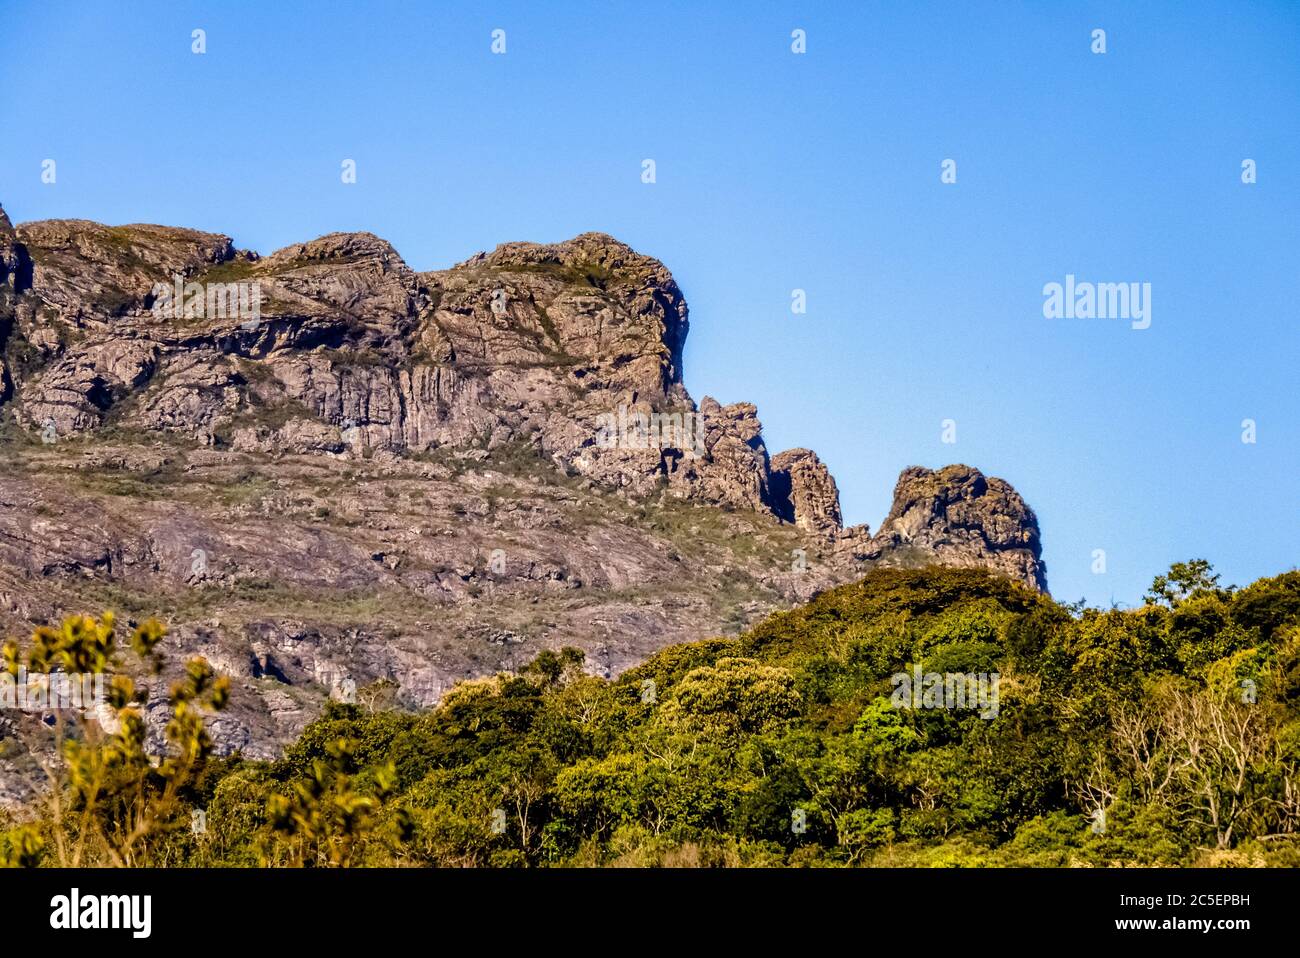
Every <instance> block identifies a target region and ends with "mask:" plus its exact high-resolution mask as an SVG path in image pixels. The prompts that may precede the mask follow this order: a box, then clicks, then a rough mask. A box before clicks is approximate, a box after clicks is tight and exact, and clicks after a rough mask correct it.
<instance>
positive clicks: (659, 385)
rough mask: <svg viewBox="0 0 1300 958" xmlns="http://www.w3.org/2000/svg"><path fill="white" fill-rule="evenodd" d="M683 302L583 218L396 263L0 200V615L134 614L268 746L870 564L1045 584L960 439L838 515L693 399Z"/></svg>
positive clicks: (748, 615)
mask: <svg viewBox="0 0 1300 958" xmlns="http://www.w3.org/2000/svg"><path fill="white" fill-rule="evenodd" d="M254 304H256V305H255V306H254ZM688 326H689V320H688V312H687V307H686V301H685V298H684V297H683V295H682V292H681V290H680V289H679V288H678V287H677V284H676V283H675V282H674V280H673V278H672V276H671V274H670V273H669V272H668V270H667V269H666V268H665V267H664V266H663V264H661V263H659V262H658V261H656V260H654V259H651V258H649V257H646V256H643V255H641V254H639V253H637V252H635V251H633V250H632V249H630V248H629V247H627V246H626V245H624V244H622V243H620V242H618V241H617V240H615V239H613V238H611V237H609V236H606V235H603V234H599V233H586V234H583V235H581V236H578V237H575V238H574V239H571V240H569V241H567V242H563V243H556V244H534V243H508V244H505V245H503V246H499V247H497V249H496V250H494V251H492V252H490V253H479V254H477V255H475V256H473V257H471V258H470V259H468V260H466V261H465V262H463V263H460V264H459V265H457V266H454V267H452V268H450V269H447V270H439V271H432V272H423V273H419V272H415V271H412V270H411V269H409V268H408V267H407V265H406V264H405V263H404V262H403V261H402V259H401V257H400V256H399V255H398V254H397V252H396V251H395V250H394V249H393V248H392V246H390V245H389V244H388V243H387V242H385V241H384V240H382V239H379V238H378V237H376V236H373V235H371V234H368V233H334V234H330V235H328V236H323V237H321V238H319V239H316V240H312V241H311V242H307V243H300V244H295V245H293V246H290V247H286V248H285V249H282V250H279V251H277V252H275V253H273V254H271V255H269V256H266V257H260V256H258V255H257V254H255V253H251V252H244V251H239V250H237V249H235V247H234V245H233V243H232V242H231V240H230V239H229V238H228V237H225V236H219V235H215V234H210V233H201V232H196V231H192V230H183V229H173V228H168V227H161V226H124V227H106V226H102V225H99V224H96V223H90V222H87V221H82V220H55V221H48V222H40V223H27V224H22V225H19V226H18V227H17V228H13V227H11V225H10V223H9V220H8V218H7V217H6V216H4V214H3V211H0V632H4V633H7V634H17V633H21V632H25V631H28V630H29V629H30V627H31V625H32V624H33V623H38V622H45V621H49V620H52V619H56V618H58V617H59V616H61V615H63V614H66V613H71V612H84V611H98V610H100V609H103V608H115V609H117V610H119V611H120V612H122V613H124V614H126V615H128V616H131V617H137V618H142V617H144V616H146V615H157V616H159V617H160V618H162V619H164V620H165V621H167V622H169V623H171V625H172V629H173V631H172V634H171V636H170V638H169V639H168V642H169V643H170V645H171V646H172V648H173V649H174V650H176V651H184V652H187V653H193V652H200V653H202V654H204V655H206V656H207V657H208V658H209V659H210V660H211V661H213V662H214V663H217V664H218V667H219V668H221V669H222V670H223V671H226V672H227V673H228V674H230V675H231V676H232V678H233V679H234V680H235V684H236V690H235V695H234V700H233V701H234V707H233V708H232V710H231V711H230V712H229V713H227V714H226V715H225V716H224V717H223V720H222V723H221V726H220V728H219V729H218V730H217V737H218V742H219V744H220V746H221V748H222V749H223V750H226V751H231V750H236V749H240V750H243V751H245V752H246V753H247V754H255V755H270V754H274V753H275V751H276V749H277V748H278V747H279V746H280V745H281V744H282V743H283V742H285V741H288V740H290V739H291V738H292V737H293V736H294V735H296V734H297V732H298V731H299V730H300V729H301V728H302V727H303V725H305V724H306V723H307V722H308V721H310V720H311V718H312V717H313V716H314V715H315V714H317V712H318V711H319V709H320V706H321V701H322V700H323V698H325V697H326V696H329V695H331V694H340V690H343V689H347V688H351V687H353V686H361V685H364V684H365V683H367V682H370V681H373V680H376V679H380V678H387V679H392V680H394V681H396V682H397V683H398V685H399V686H400V693H399V695H400V700H401V701H402V702H403V703H404V704H406V705H409V706H413V707H418V706H427V705H429V704H431V703H433V702H435V701H436V700H437V699H438V698H439V696H440V695H441V694H442V693H443V692H444V691H445V690H446V689H447V688H448V687H450V685H451V684H453V683H454V682H456V681H458V680H459V679H461V678H465V677H468V676H475V675H481V674H483V673H485V672H491V671H495V670H498V669H502V668H512V667H515V666H518V665H520V664H522V663H523V662H526V661H527V660H529V659H531V658H532V657H534V656H535V655H536V654H537V652H538V651H540V650H541V649H543V648H548V647H559V646H563V645H577V646H580V647H582V648H583V649H584V650H586V652H587V656H588V658H587V661H588V666H589V667H590V668H592V669H593V670H595V671H598V672H601V673H609V674H613V673H616V672H618V671H620V670H622V669H624V668H626V667H628V666H629V665H631V664H633V663H635V662H637V661H639V660H640V659H642V658H644V657H645V656H646V655H648V654H650V653H651V652H653V651H655V650H656V649H658V648H661V647H663V646H664V645H667V644H671V643H674V642H681V641H689V640H694V639H698V638H701V637H704V636H707V635H709V634H717V633H724V632H734V631H736V630H738V629H740V628H743V627H744V626H745V625H746V624H747V623H749V622H750V621H753V620H754V619H756V618H759V617H761V616H763V615H765V614H766V613H767V612H769V611H771V610H772V609H774V608H777V607H780V606H786V605H789V604H791V603H794V602H798V601H803V600H806V599H807V598H809V597H810V596H811V595H812V594H814V593H815V592H817V591H819V590H821V589H824V588H827V587H829V586H831V585H834V584H837V583H840V582H843V581H846V580H849V579H852V578H854V577H856V576H858V575H860V574H862V573H863V572H864V571H865V570H866V569H867V568H868V567H869V566H870V565H871V564H872V563H874V562H882V563H908V564H918V563H924V562H934V561H940V562H947V563H951V564H955V565H984V566H989V567H991V568H994V569H997V570H999V571H1002V572H1005V573H1006V574H1007V575H1010V576H1012V577H1014V578H1016V579H1018V580H1020V581H1022V582H1024V583H1026V584H1027V585H1031V586H1035V587H1038V588H1043V587H1044V577H1043V571H1042V565H1041V562H1040V560H1039V543H1038V530H1037V525H1036V522H1035V520H1034V517H1033V513H1032V512H1031V511H1030V510H1029V509H1028V508H1027V507H1026V506H1025V504H1024V502H1023V501H1022V500H1021V499H1020V497H1019V496H1018V495H1017V494H1016V493H1015V491H1014V490H1013V489H1011V487H1010V486H1009V485H1007V484H1006V483H1004V482H1002V481H1001V480H998V479H986V478H985V477H984V476H982V475H981V474H980V473H979V472H978V471H976V470H973V469H970V468H968V467H964V466H952V467H948V468H947V469H943V470H939V471H937V472H929V471H928V470H922V469H909V470H907V471H906V472H904V474H903V476H902V478H901V479H900V481H899V486H898V490H897V493H896V497H895V502H894V507H893V509H892V510H891V512H890V515H889V517H888V518H887V519H886V521H885V523H884V524H883V525H882V526H881V528H880V531H879V533H878V534H877V535H876V536H874V537H872V536H870V535H869V533H868V530H867V529H866V527H864V526H858V527H854V528H851V529H842V528H841V517H840V507H839V496H838V491H837V488H836V485H835V481H834V479H833V478H832V477H831V475H830V472H829V470H828V469H827V468H826V466H825V465H824V464H823V463H822V462H821V461H820V460H819V459H818V457H817V456H816V454H815V453H812V452H811V451H809V450H804V449H793V450H789V451H787V452H784V453H781V454H779V455H777V456H775V457H773V458H771V460H770V461H769V456H768V451H767V449H766V447H765V445H764V442H763V438H762V427H761V424H760V422H759V419H758V414H757V410H756V409H755V408H754V406H752V405H750V404H748V403H733V404H730V405H725V406H724V405H722V404H720V403H718V402H716V401H715V400H713V399H711V398H708V397H705V398H703V399H702V400H701V401H700V402H699V403H698V405H697V404H696V403H695V401H694V400H693V399H692V398H691V396H690V394H689V393H688V391H687V389H686V387H685V385H684V384H683V382H682V375H681V369H682V350H683V347H684V343H685V339H686V334H687V329H688ZM611 424H612V425H611ZM647 426H648V428H646V427H647ZM4 734H5V733H4V732H3V729H0V737H3V736H4ZM4 774H5V772H4V771H3V769H0V778H3V776H4ZM0 791H2V790H0Z"/></svg>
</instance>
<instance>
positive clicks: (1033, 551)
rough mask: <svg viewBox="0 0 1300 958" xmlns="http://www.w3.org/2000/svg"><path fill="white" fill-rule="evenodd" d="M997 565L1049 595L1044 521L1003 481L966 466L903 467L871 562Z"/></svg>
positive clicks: (873, 546)
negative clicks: (922, 559)
mask: <svg viewBox="0 0 1300 958" xmlns="http://www.w3.org/2000/svg"><path fill="white" fill-rule="evenodd" d="M918 553H919V554H920V555H923V556H933V561H938V562H940V563H942V564H945V565H955V566H983V567H987V568H992V569H994V570H995V571H998V572H1001V573H1003V574H1004V575H1007V576H1009V577H1011V578H1013V579H1016V580H1018V581H1020V582H1023V583H1025V584H1026V585H1028V586H1030V587H1032V588H1035V589H1039V590H1041V591H1044V592H1046V591H1047V570H1046V566H1045V565H1044V563H1043V561H1042V544H1041V541H1040V538H1039V531H1038V519H1037V517H1036V516H1035V515H1034V511H1033V510H1032V509H1030V508H1029V506H1028V505H1026V503H1025V500H1024V499H1023V498H1021V496H1020V493H1018V492H1016V490H1015V489H1014V488H1013V487H1012V486H1011V484H1010V483H1008V482H1006V481H1005V480H1003V479H998V478H995V477H992V476H985V475H984V474H983V473H982V472H980V471H979V470H978V469H975V468H974V467H972V466H966V465H960V464H958V465H951V466H945V467H943V468H942V469H926V468H923V467H921V466H911V467H909V468H907V469H904V470H903V472H902V474H901V475H900V476H899V477H898V483H897V485H896V486H895V488H894V502H893V506H892V507H891V508H890V510H889V515H888V516H887V517H886V518H885V521H884V522H883V523H882V524H881V526H880V530H879V531H878V532H877V533H876V535H875V536H874V537H873V538H872V540H871V545H870V548H869V549H868V551H867V554H866V558H869V559H876V560H883V561H886V562H888V561H898V560H900V559H902V560H904V561H908V560H912V559H914V558H915V557H916V556H917V554H918Z"/></svg>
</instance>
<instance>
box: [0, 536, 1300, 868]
mask: <svg viewBox="0 0 1300 958" xmlns="http://www.w3.org/2000/svg"><path fill="white" fill-rule="evenodd" d="M110 625H111V623H110ZM81 628H82V629H83V631H84V630H86V629H89V630H90V633H91V634H93V635H96V636H99V638H98V639H97V641H99V643H100V645H101V646H104V645H105V640H104V639H103V636H102V633H103V632H104V629H103V625H102V623H100V624H97V623H95V622H94V620H83V626H82V627H81ZM154 629H155V627H154V626H152V625H150V626H148V628H146V629H145V631H144V632H143V633H141V632H140V630H137V634H136V636H135V637H134V638H133V641H134V643H135V644H136V645H137V646H138V645H141V644H143V645H144V646H146V651H147V650H148V648H152V644H153V643H154V642H156V635H155V632H154V631H152V630H154ZM46 631H47V633H48V634H47V635H45V638H44V640H43V641H44V643H45V646H44V647H45V652H44V653H43V654H44V655H45V657H46V659H47V660H49V661H60V659H59V658H58V657H59V655H65V656H69V655H71V654H72V652H71V651H70V650H72V649H74V648H76V647H77V645H76V643H77V641H79V640H78V639H76V638H75V637H72V636H70V635H68V634H67V633H68V630H67V627H66V626H65V629H64V635H63V636H62V637H60V636H59V635H58V634H56V633H52V632H49V630H46ZM109 644H110V645H111V642H110V643H109ZM60 650H62V651H60ZM105 654H106V658H105V660H106V661H110V662H111V661H116V659H115V658H114V656H115V653H114V652H113V651H112V649H111V648H109V649H108V650H107V652H106V653H105ZM20 655H21V653H20V651H19V650H18V649H17V647H16V646H11V647H9V648H8V649H7V650H6V663H7V664H8V665H9V666H10V667H11V668H12V667H14V665H15V663H17V662H18V661H19V660H20ZM51 656H53V658H51ZM83 664H84V663H83ZM915 665H920V666H922V667H923V669H924V671H925V672H933V673H944V674H949V673H982V674H996V675H997V676H998V685H997V689H998V707H997V710H996V717H991V716H988V715H987V712H986V713H984V717H982V715H981V712H980V711H978V710H975V709H970V708H915V707H910V705H904V706H902V707H900V706H899V704H898V703H897V701H896V700H895V699H894V698H893V692H894V684H895V683H894V681H892V680H891V677H892V676H894V675H895V674H896V673H900V672H910V671H911V670H912V668H913V666H915ZM581 666H582V659H581V653H578V652H576V651H571V650H566V651H564V652H559V653H554V652H546V653H543V654H542V655H541V656H539V657H538V658H537V659H536V660H535V661H534V662H533V663H532V664H531V665H530V666H529V667H528V668H526V669H525V670H523V671H522V672H521V673H520V674H518V675H499V676H496V677H493V678H490V679H483V680H477V681H472V682H465V683H462V684H461V685H459V686H457V687H456V688H455V689H454V690H453V691H452V692H451V693H450V694H449V695H448V696H447V697H446V698H445V700H444V701H443V702H442V703H441V705H440V706H439V707H438V708H437V709H436V710H434V711H431V712H428V713H425V714H409V713H406V712H402V711H398V710H395V709H393V708H392V707H391V698H392V695H391V692H392V690H391V689H390V688H386V687H385V686H384V685H383V684H380V685H377V686H373V687H370V688H368V689H365V690H362V692H361V694H359V696H358V702H357V704H347V705H344V704H338V703H336V704H333V705H331V706H330V707H329V709H328V711H327V712H326V713H325V714H324V715H323V716H322V717H321V718H320V719H319V720H318V721H316V722H315V723H313V724H312V725H311V726H310V727H309V728H308V729H307V730H306V732H305V733H304V735H303V736H302V738H301V739H300V740H299V741H298V742H297V743H295V744H294V745H293V746H292V747H291V748H290V749H289V750H288V752H287V754H286V755H285V756H284V758H283V759H282V760H280V761H277V762H272V763H263V762H251V761H245V760H241V759H238V758H235V759H216V758H214V757H212V756H211V754H210V747H209V743H208V742H207V740H206V734H205V733H204V732H203V730H202V728H201V727H200V726H199V725H196V724H195V717H196V716H200V715H208V714H211V712H212V711H213V710H215V709H219V708H220V707H221V705H222V702H223V700H224V695H225V690H224V686H218V685H215V684H214V682H215V680H214V679H213V678H212V676H211V675H210V674H209V673H208V672H207V671H205V669H204V667H203V665H202V664H201V663H194V664H192V665H191V667H190V671H189V673H188V678H187V679H186V681H185V682H183V683H178V685H177V686H176V687H175V688H173V690H172V708H173V709H174V710H175V713H176V716H177V718H176V720H175V721H174V722H173V725H174V726H175V728H174V729H172V732H171V733H169V737H170V738H171V739H172V742H173V746H172V748H173V752H175V755H176V756H177V757H175V758H171V759H169V760H168V761H165V762H163V763H162V764H160V765H155V764H153V763H152V762H149V761H146V760H145V759H144V758H143V740H142V739H140V738H139V736H140V735H141V734H142V732H141V730H140V728H139V725H140V723H138V722H136V723H134V724H133V723H132V722H131V721H130V720H129V717H130V715H131V714H132V706H131V704H130V701H129V700H130V699H131V689H130V688H128V687H125V685H124V686H123V687H121V688H118V687H117V686H116V685H115V688H118V691H117V693H116V698H115V707H119V708H120V714H121V715H122V716H125V717H126V718H127V720H126V721H124V722H122V723H120V724H121V730H120V731H118V732H117V733H116V735H114V736H107V735H105V734H104V733H92V734H90V735H87V734H74V735H70V736H69V738H68V741H67V742H66V743H65V744H64V746H63V747H64V749H65V752H66V754H67V755H68V756H70V758H71V759H72V760H73V763H72V764H73V767H74V775H73V777H72V779H71V780H60V782H59V791H60V794H58V795H57V796H55V797H54V799H53V800H52V802H51V804H50V805H49V806H48V807H44V808H43V809H42V810H41V813H40V816H39V818H37V819H34V820H32V821H27V822H23V821H20V820H17V821H14V822H11V823H9V826H8V829H7V831H4V832H3V833H0V858H3V859H4V860H6V861H8V862H10V863H13V864H40V863H46V864H59V863H61V862H66V861H68V860H69V857H70V850H72V849H75V850H76V852H77V854H78V855H79V856H81V857H80V860H81V861H82V862H83V863H95V864H99V863H103V864H114V863H117V864H121V863H127V864H140V865H261V864H271V865H417V866H425V865H439V866H546V865H1037V866H1060V865H1069V864H1079V863H1084V864H1097V865H1111V864H1130V863H1143V864H1156V863H1166V864H1233V865H1246V864H1271V865H1297V864H1300V838H1298V836H1300V572H1294V571H1293V572H1288V573H1285V574H1283V575H1280V576H1277V577H1275V578H1271V579H1263V580H1260V581H1258V582H1256V583H1254V584H1253V585H1251V586H1249V587H1248V588H1245V589H1240V590H1237V589H1231V588H1223V587H1220V586H1219V584H1218V581H1217V576H1215V575H1213V573H1212V570H1211V569H1210V568H1209V566H1208V565H1207V564H1206V563H1204V562H1201V561H1196V562H1192V563H1186V564H1183V563H1180V564H1178V565H1176V566H1174V568H1173V569H1171V570H1170V573H1169V574H1167V575H1164V576H1160V577H1159V578H1157V579H1156V581H1155V582H1154V583H1153V586H1152V590H1151V592H1150V594H1149V595H1148V597H1147V603H1146V604H1145V605H1144V606H1143V607H1142V608H1139V609H1132V610H1109V611H1107V610H1096V609H1085V608H1081V607H1079V606H1066V605H1061V604H1059V603H1056V602H1053V601H1052V600H1051V599H1049V598H1046V597H1044V596H1041V595H1038V594H1036V593H1033V592H1030V591H1028V590H1026V589H1024V588H1023V587H1021V586H1018V585H1016V584H1013V583H1011V582H1009V581H1007V580H1004V579H1000V578H997V577H995V576H992V575H990V574H987V573H985V572H981V571H975V570H957V569H940V568H928V569H922V570H878V571H875V572H873V573H872V574H870V575H869V576H868V577H867V578H866V579H865V580H864V581H862V582H860V583H858V584H855V585H851V586H846V587H843V588H839V589H836V590H834V591H831V592H828V593H826V594H824V595H822V596H820V597H818V598H817V599H815V600H814V601H812V602H811V603H809V604H808V605H806V606H803V607H801V608H798V609H795V610H792V611H790V612H786V613H781V614H778V615H775V616H773V617H771V618H770V619H768V620H767V621H765V622H764V623H762V624H761V625H759V626H758V627H756V628H754V629H753V630H751V631H749V632H747V633H745V634H744V635H741V636H740V637H738V638H735V639H713V640H709V641H704V642H699V643H694V644H690V645H683V646H676V647H673V648H669V649H666V650H664V651H663V652H661V653H660V654H658V655H656V656H655V657H654V658H653V659H651V660H650V661H648V662H646V663H645V664H643V665H642V666H640V667H639V668H637V669H635V670H633V671H631V672H629V673H626V674H624V675H623V676H621V677H620V678H619V679H618V680H616V681H612V682H611V681H605V680H602V679H597V678H593V677H591V676H589V675H586V674H584V673H583V671H582V667H581ZM186 683H188V684H186ZM96 735H98V737H96ZM132 736H135V738H132ZM88 779H93V783H92V784H88V783H87V780H88ZM199 811H201V812H202V816H197V815H196V812H199ZM196 820H201V821H202V823H203V826H202V827H201V828H195V827H192V826H193V823H194V822H195V821H196ZM123 822H135V823H137V825H136V827H135V828H125V829H124V827H123V824H122V823H123ZM127 837H129V838H130V844H129V845H128V846H126V847H125V848H124V846H123V842H124V841H125V839H126V838H127Z"/></svg>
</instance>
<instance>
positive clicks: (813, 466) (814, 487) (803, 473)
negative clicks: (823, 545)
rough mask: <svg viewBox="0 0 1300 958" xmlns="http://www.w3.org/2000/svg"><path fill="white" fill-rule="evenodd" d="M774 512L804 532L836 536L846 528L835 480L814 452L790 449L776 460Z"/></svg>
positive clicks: (773, 463) (773, 489) (773, 496)
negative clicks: (841, 514)
mask: <svg viewBox="0 0 1300 958" xmlns="http://www.w3.org/2000/svg"><path fill="white" fill-rule="evenodd" d="M771 486H772V502H773V511H774V512H776V514H777V515H778V516H780V517H781V518H782V519H784V520H785V521H786V522H793V523H794V524H795V525H796V526H798V527H799V528H800V529H804V530H806V531H808V532H815V533H819V534H821V535H833V534H834V533H836V532H838V531H839V530H840V528H841V527H842V526H843V520H842V519H841V517H840V492H839V489H838V487H837V486H836V485H835V479H834V477H833V476H831V473H830V470H829V469H827V468H826V465H825V463H823V462H822V461H821V460H820V459H819V458H817V453H815V452H813V451H812V450H811V449H787V450H786V451H785V452H781V453H777V454H776V455H775V456H773V457H772V482H771Z"/></svg>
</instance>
